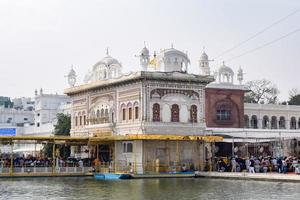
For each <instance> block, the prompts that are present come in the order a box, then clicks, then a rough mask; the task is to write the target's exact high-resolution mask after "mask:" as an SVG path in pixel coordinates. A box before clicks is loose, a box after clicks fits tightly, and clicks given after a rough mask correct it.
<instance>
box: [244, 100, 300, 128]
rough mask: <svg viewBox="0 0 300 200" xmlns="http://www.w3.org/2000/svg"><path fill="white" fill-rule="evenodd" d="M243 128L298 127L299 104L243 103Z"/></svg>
mask: <svg viewBox="0 0 300 200" xmlns="http://www.w3.org/2000/svg"><path fill="white" fill-rule="evenodd" d="M244 120H245V122H244V124H245V128H253V129H287V130H289V129H290V130H295V129H299V128H300V106H295V105H279V104H253V103H245V116H244Z"/></svg>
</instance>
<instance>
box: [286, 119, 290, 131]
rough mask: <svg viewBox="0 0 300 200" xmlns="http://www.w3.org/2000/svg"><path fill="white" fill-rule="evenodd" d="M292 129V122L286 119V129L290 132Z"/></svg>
mask: <svg viewBox="0 0 300 200" xmlns="http://www.w3.org/2000/svg"><path fill="white" fill-rule="evenodd" d="M290 127H291V124H290V120H289V119H286V120H285V129H287V130H289V129H290Z"/></svg>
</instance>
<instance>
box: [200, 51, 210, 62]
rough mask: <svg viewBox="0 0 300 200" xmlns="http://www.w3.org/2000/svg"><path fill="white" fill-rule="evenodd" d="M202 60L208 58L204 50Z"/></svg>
mask: <svg viewBox="0 0 300 200" xmlns="http://www.w3.org/2000/svg"><path fill="white" fill-rule="evenodd" d="M200 60H208V55H207V54H206V53H205V52H204V51H203V53H202V55H201V57H200Z"/></svg>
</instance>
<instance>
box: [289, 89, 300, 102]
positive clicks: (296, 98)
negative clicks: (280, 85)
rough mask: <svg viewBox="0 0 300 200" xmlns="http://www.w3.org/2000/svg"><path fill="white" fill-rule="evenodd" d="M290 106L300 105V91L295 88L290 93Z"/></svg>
mask: <svg viewBox="0 0 300 200" xmlns="http://www.w3.org/2000/svg"><path fill="white" fill-rule="evenodd" d="M289 95H290V97H289V101H288V103H289V105H300V90H299V89H297V88H293V89H291V90H290V91H289Z"/></svg>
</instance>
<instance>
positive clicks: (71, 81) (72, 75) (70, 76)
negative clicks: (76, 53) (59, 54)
mask: <svg viewBox="0 0 300 200" xmlns="http://www.w3.org/2000/svg"><path fill="white" fill-rule="evenodd" d="M67 77H68V83H69V85H70V87H74V85H75V83H76V77H77V76H76V72H75V70H74V69H73V66H72V67H71V70H70V71H69V73H68V75H67Z"/></svg>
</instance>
